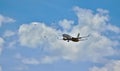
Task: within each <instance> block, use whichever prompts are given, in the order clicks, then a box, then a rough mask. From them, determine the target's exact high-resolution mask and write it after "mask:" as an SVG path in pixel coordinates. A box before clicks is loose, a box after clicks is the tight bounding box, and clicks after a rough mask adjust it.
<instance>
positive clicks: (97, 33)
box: [19, 7, 119, 63]
mask: <svg viewBox="0 0 120 71" xmlns="http://www.w3.org/2000/svg"><path fill="white" fill-rule="evenodd" d="M74 11H75V13H76V15H77V17H78V24H77V25H72V24H74V22H73V21H69V20H66V19H64V20H63V21H60V22H59V23H58V24H59V26H61V27H62V28H63V29H64V30H56V29H55V28H52V27H49V26H47V25H45V23H40V22H32V23H30V24H23V25H21V26H20V28H19V42H20V44H21V45H22V46H27V47H31V48H37V47H43V48H45V50H44V51H46V52H48V53H49V55H44V56H47V57H44V58H41V59H40V60H39V61H38V62H39V63H41V62H43V63H51V62H54V61H57V60H59V59H63V60H70V61H79V60H86V61H92V62H101V61H106V60H107V59H106V58H105V57H106V56H111V55H114V54H115V51H116V50H115V49H114V48H113V47H114V46H115V45H112V44H114V43H115V42H114V41H113V40H111V39H110V38H108V37H107V36H105V35H104V34H103V32H107V31H108V30H109V31H112V32H114V33H119V32H118V31H119V27H115V26H114V25H111V24H110V23H109V15H108V13H109V12H108V11H107V10H103V9H97V12H93V11H92V10H90V9H83V8H79V7H75V8H74ZM71 25H72V26H71ZM109 25H110V26H109ZM68 29H71V31H67V30H68ZM61 32H62V33H63V32H66V33H68V34H70V35H72V36H76V35H77V33H79V32H80V33H81V36H84V35H87V34H89V33H90V34H91V36H90V37H89V38H88V40H86V41H80V42H78V43H74V42H69V43H68V42H65V41H63V40H58V39H57V36H58V35H59V33H61ZM27 61H28V63H29V62H30V61H33V63H34V62H35V63H38V62H37V61H36V60H34V59H31V60H27Z"/></svg>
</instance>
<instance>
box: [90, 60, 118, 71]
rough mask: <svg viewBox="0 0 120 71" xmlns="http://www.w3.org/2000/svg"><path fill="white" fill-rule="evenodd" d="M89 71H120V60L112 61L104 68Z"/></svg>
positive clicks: (94, 68)
mask: <svg viewBox="0 0 120 71" xmlns="http://www.w3.org/2000/svg"><path fill="white" fill-rule="evenodd" d="M89 71H120V60H116V61H111V62H110V63H108V64H106V65H105V66H104V67H96V66H94V67H93V68H91V69H90V70H89Z"/></svg>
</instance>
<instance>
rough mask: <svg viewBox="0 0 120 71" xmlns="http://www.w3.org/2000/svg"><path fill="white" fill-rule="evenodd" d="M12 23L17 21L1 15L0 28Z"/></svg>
mask: <svg viewBox="0 0 120 71" xmlns="http://www.w3.org/2000/svg"><path fill="white" fill-rule="evenodd" d="M11 22H15V20H14V19H12V18H10V17H5V16H3V15H1V14H0V27H1V26H2V25H3V24H5V23H11Z"/></svg>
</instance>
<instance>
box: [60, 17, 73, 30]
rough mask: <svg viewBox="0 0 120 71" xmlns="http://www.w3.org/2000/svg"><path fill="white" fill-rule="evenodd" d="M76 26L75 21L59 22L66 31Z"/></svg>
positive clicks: (65, 20)
mask: <svg viewBox="0 0 120 71" xmlns="http://www.w3.org/2000/svg"><path fill="white" fill-rule="evenodd" d="M73 24H74V21H72V20H67V19H64V20H61V21H59V25H60V26H61V27H62V28H63V29H64V30H69V29H71V28H72V25H73Z"/></svg>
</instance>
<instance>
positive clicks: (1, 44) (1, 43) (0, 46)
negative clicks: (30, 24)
mask: <svg viewBox="0 0 120 71" xmlns="http://www.w3.org/2000/svg"><path fill="white" fill-rule="evenodd" d="M4 42H5V41H4V39H3V38H1V37H0V54H1V52H2V47H3V44H4Z"/></svg>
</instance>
